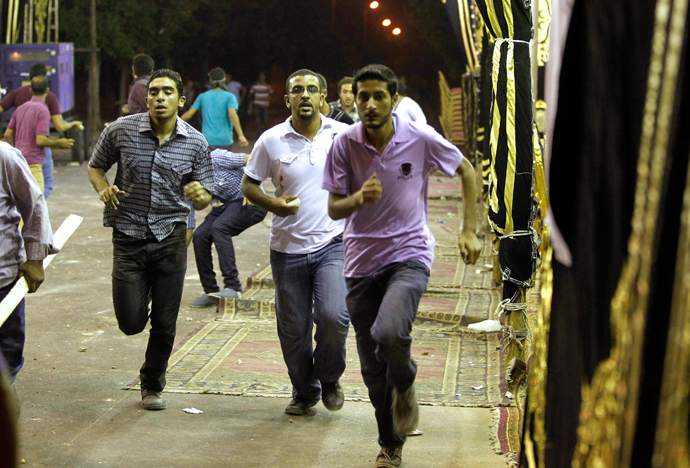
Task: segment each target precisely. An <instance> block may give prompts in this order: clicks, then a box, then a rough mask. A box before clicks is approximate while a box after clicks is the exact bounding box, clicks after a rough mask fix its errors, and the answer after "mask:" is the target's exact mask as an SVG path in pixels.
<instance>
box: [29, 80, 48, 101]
mask: <svg viewBox="0 0 690 468" xmlns="http://www.w3.org/2000/svg"><path fill="white" fill-rule="evenodd" d="M46 91H48V78H46V77H45V76H42V75H37V76H34V77H33V78H31V94H32V95H34V96H43V95H44V94H45V93H46Z"/></svg>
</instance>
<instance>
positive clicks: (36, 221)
mask: <svg viewBox="0 0 690 468" xmlns="http://www.w3.org/2000/svg"><path fill="white" fill-rule="evenodd" d="M10 161H11V163H10V164H9V165H8V167H7V174H8V183H9V186H10V189H11V194H12V195H11V196H12V203H13V204H14V206H16V207H17V211H19V213H20V214H21V215H22V219H23V220H24V227H23V228H22V238H23V239H24V250H25V252H26V257H27V260H43V259H44V258H46V257H47V256H48V255H51V254H56V253H58V251H59V249H58V248H57V247H56V246H55V244H54V240H53V230H52V228H51V226H50V217H49V214H48V205H47V204H46V201H45V198H44V197H43V194H42V193H41V189H40V187H39V186H38V183H37V182H36V179H34V177H33V176H32V175H31V170H30V169H29V166H28V165H27V164H26V161H24V160H23V158H20V157H14V158H11V159H10Z"/></svg>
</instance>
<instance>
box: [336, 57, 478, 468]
mask: <svg viewBox="0 0 690 468" xmlns="http://www.w3.org/2000/svg"><path fill="white" fill-rule="evenodd" d="M353 90H354V93H355V99H356V102H357V111H358V112H359V116H360V118H361V122H358V123H356V124H354V125H352V126H350V127H348V128H347V129H346V130H345V131H344V132H341V133H340V134H339V135H338V136H337V137H336V138H335V140H334V142H333V145H332V146H331V148H330V151H329V153H328V158H327V160H326V167H325V172H324V176H323V184H322V187H323V188H324V189H325V190H327V191H328V192H330V196H329V200H328V214H329V215H330V216H331V218H333V219H342V218H347V220H346V222H345V232H344V234H343V242H344V244H345V268H344V275H345V278H346V281H347V288H348V295H347V308H348V311H349V313H350V319H351V321H352V324H353V325H354V327H355V333H356V337H357V350H358V352H359V359H360V362H361V365H362V377H363V379H364V383H365V384H366V385H367V388H368V389H369V398H370V399H371V403H372V404H373V406H374V408H375V409H376V421H377V423H378V429H379V445H381V451H380V453H379V455H378V457H377V458H376V467H377V468H389V467H397V466H400V464H401V462H402V446H403V444H404V443H405V440H406V435H407V434H408V433H409V432H411V431H413V430H414V429H415V428H416V427H417V423H418V420H419V409H418V406H417V399H416V397H415V390H414V380H415V377H416V374H417V365H416V364H415V362H414V361H413V360H412V358H411V355H410V346H411V344H412V337H411V336H410V332H411V330H412V322H413V321H414V319H415V315H416V314H417V307H418V305H419V301H420V299H421V297H422V294H423V293H424V291H426V286H427V283H428V281H429V273H430V268H431V264H432V262H433V259H434V242H435V241H434V236H433V235H432V234H431V231H430V230H429V227H428V226H427V213H426V210H427V189H428V178H429V171H430V170H431V169H432V168H434V167H436V168H438V169H440V170H441V171H442V172H444V173H445V174H448V175H452V174H454V173H455V172H457V173H458V174H460V177H461V180H462V188H463V203H464V208H465V209H464V224H463V230H462V233H461V234H460V238H459V247H460V253H461V255H462V257H463V260H464V261H465V263H475V262H476V261H477V258H478V257H479V252H480V251H481V244H480V243H479V240H478V239H477V236H476V234H475V230H476V224H477V215H476V209H475V205H474V200H475V199H476V198H475V191H476V187H475V175H474V169H473V168H472V165H471V164H470V162H469V161H467V160H466V159H464V158H463V156H462V153H460V151H459V150H458V149H457V148H456V147H455V146H454V145H452V144H451V143H449V142H448V141H447V140H445V139H444V138H443V137H442V136H441V135H439V134H438V133H437V132H436V131H435V130H434V129H433V128H431V127H430V126H428V125H419V124H416V123H413V122H409V121H407V120H404V119H402V118H399V117H398V116H397V115H396V114H394V113H393V107H394V105H395V103H396V100H397V99H398V94H397V78H396V76H395V74H394V73H393V72H392V71H391V70H390V69H389V68H387V67H385V66H383V65H368V66H366V67H364V68H362V69H361V70H359V71H358V72H357V73H356V74H355V77H354V84H353Z"/></svg>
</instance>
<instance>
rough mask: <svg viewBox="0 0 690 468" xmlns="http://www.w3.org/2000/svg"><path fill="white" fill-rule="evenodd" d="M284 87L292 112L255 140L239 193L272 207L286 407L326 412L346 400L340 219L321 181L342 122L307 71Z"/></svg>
mask: <svg viewBox="0 0 690 468" xmlns="http://www.w3.org/2000/svg"><path fill="white" fill-rule="evenodd" d="M285 90H286V95H285V103H286V105H287V107H288V108H289V109H290V110H291V113H292V115H291V117H289V118H288V119H287V120H286V121H285V122H283V123H281V124H278V125H276V126H275V127H273V128H271V129H269V130H267V131H266V132H264V133H263V134H262V135H261V137H259V139H258V140H257V142H256V144H255V145H254V150H253V151H252V154H251V156H250V157H249V161H248V163H247V167H246V168H245V175H244V177H243V179H242V192H243V193H244V195H245V197H247V199H248V200H249V201H250V202H252V203H253V204H254V205H256V206H259V207H261V208H264V209H265V210H267V211H270V212H271V213H273V220H272V221H273V222H272V226H271V239H270V247H271V269H272V271H273V280H274V282H275V285H276V319H277V322H278V337H279V339H280V345H281V348H282V351H283V358H284V360H285V364H286V365H287V368H288V374H289V375H290V381H291V382H292V386H293V390H292V397H293V398H292V401H291V402H290V404H289V405H287V407H286V408H285V412H286V413H287V414H292V415H313V414H315V413H316V411H315V410H314V408H312V407H313V406H314V405H316V404H317V403H318V402H319V399H323V403H324V406H326V408H328V409H329V410H332V411H335V410H339V409H340V408H342V406H343V402H344V395H343V390H342V388H341V387H340V383H339V379H340V376H341V375H342V373H343V371H344V370H345V339H346V338H347V332H348V328H349V324H350V319H349V316H348V313H347V306H346V304H345V295H346V286H345V278H344V277H343V243H342V233H343V226H344V223H343V222H342V221H333V220H332V219H331V218H330V217H329V216H328V192H326V191H325V190H323V189H322V188H321V181H322V177H323V171H324V165H325V163H326V155H327V153H328V150H329V148H330V147H331V143H332V142H333V139H334V138H335V136H336V134H338V133H339V132H342V131H344V130H345V129H347V127H348V125H346V124H343V123H341V122H337V121H335V120H333V119H329V118H327V117H325V116H323V115H321V113H320V112H319V108H320V107H321V105H322V104H323V101H324V99H325V96H324V93H323V90H322V89H321V86H320V85H319V79H318V76H317V74H316V73H314V72H312V71H311V70H306V69H302V70H298V71H296V72H295V73H293V74H292V75H290V77H289V78H288V80H287V83H286V86H285ZM268 178H270V179H271V181H272V182H273V185H274V186H275V187H276V192H275V198H271V197H269V196H267V195H266V194H265V193H264V192H263V191H262V190H261V182H262V181H264V180H266V179H268ZM314 324H316V334H315V335H314V339H315V340H316V348H315V349H314V348H313V345H312V328H313V326H314Z"/></svg>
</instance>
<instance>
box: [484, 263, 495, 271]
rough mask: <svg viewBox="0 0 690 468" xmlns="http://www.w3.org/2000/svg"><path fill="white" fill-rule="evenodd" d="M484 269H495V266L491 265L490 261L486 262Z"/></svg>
mask: <svg viewBox="0 0 690 468" xmlns="http://www.w3.org/2000/svg"><path fill="white" fill-rule="evenodd" d="M484 269H485V270H493V269H494V266H493V265H491V264H490V263H485V264H484Z"/></svg>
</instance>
